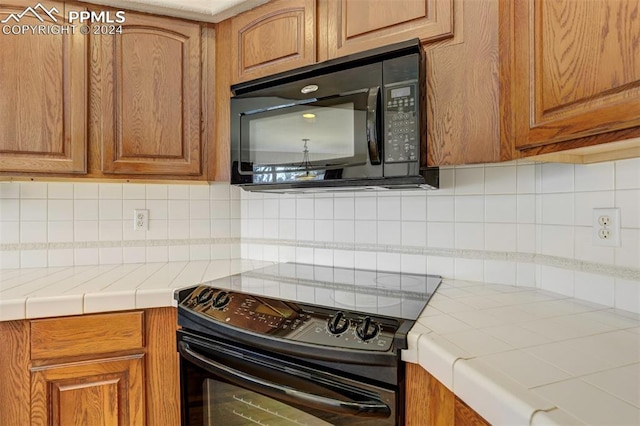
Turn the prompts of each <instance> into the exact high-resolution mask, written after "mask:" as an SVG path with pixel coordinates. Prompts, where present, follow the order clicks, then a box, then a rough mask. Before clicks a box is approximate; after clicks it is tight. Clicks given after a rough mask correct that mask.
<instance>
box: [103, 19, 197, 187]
mask: <svg viewBox="0 0 640 426" xmlns="http://www.w3.org/2000/svg"><path fill="white" fill-rule="evenodd" d="M122 27H123V32H122V34H120V35H105V36H96V37H94V38H93V39H92V87H91V95H92V102H91V105H92V110H91V116H92V137H93V138H95V139H96V140H97V145H98V146H100V147H101V160H102V161H101V163H102V164H101V168H102V171H103V172H104V173H107V174H134V175H135V174H137V175H159V176H160V177H165V176H166V177H171V176H198V175H201V174H202V171H203V168H202V156H203V153H202V139H201V126H200V124H201V75H200V71H201V63H200V62H201V41H200V25H198V24H196V23H190V22H185V21H180V20H177V19H170V18H161V17H155V16H147V15H138V14H134V13H129V12H128V13H127V18H126V22H125V23H124V24H123V26H122Z"/></svg>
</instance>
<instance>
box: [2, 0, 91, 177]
mask: <svg viewBox="0 0 640 426" xmlns="http://www.w3.org/2000/svg"><path fill="white" fill-rule="evenodd" d="M30 6H33V3H32V2H28V1H20V0H12V1H10V2H9V3H5V4H3V5H1V6H0V21H2V20H6V19H9V21H7V23H6V24H4V25H3V28H10V29H11V28H17V29H20V28H22V26H23V25H27V26H35V27H39V26H45V27H49V30H51V28H54V27H57V28H60V26H64V25H67V24H66V21H65V16H66V15H67V13H68V11H69V8H70V6H67V5H65V4H64V3H59V2H42V9H40V8H37V10H38V11H40V14H43V16H44V12H43V11H51V12H52V14H51V16H52V17H53V18H54V19H55V20H56V21H55V22H54V21H53V19H52V18H49V17H47V16H44V18H38V17H36V15H35V14H34V13H25V14H24V15H23V16H22V17H20V18H18V16H19V15H20V14H21V13H22V12H23V11H25V8H27V7H30ZM41 19H44V21H41ZM85 39H86V38H85V36H84V35H82V34H80V33H79V32H78V33H77V34H57V35H56V34H38V33H37V32H36V33H35V34H34V33H32V32H31V30H27V31H24V32H20V33H19V34H2V35H0V87H1V88H2V90H0V117H2V119H1V120H0V171H3V172H7V171H8V172H42V173H84V172H86V83H85V82H86V45H85Z"/></svg>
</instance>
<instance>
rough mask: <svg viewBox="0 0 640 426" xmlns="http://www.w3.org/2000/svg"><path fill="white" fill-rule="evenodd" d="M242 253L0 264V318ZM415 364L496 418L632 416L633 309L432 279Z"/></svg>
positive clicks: (69, 305)
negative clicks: (142, 261)
mask: <svg viewBox="0 0 640 426" xmlns="http://www.w3.org/2000/svg"><path fill="white" fill-rule="evenodd" d="M270 264H273V263H272V262H260V261H251V260H240V259H235V260H214V261H195V262H169V263H146V264H126V265H101V266H75V267H59V268H38V269H15V270H0V321H8V320H17V319H25V318H42V317H52V316H64V315H79V314H83V313H95V312H107V311H118V310H127V309H141V308H152V307H160V306H175V301H174V300H173V291H174V289H176V288H182V287H188V286H191V285H196V284H198V283H201V282H204V281H208V280H212V279H216V278H221V277H225V276H228V275H231V274H235V273H238V272H242V271H246V270H250V269H255V268H259V267H262V266H266V265H270ZM402 358H403V360H405V361H407V362H413V363H418V364H420V365H422V366H423V367H424V368H425V369H426V370H427V371H429V372H430V373H431V374H432V375H433V376H435V377H436V378H437V379H438V380H440V381H441V382H442V383H443V384H444V385H445V386H447V387H448V388H449V389H451V390H452V391H453V392H454V393H455V394H457V395H458V396H459V397H460V398H461V399H463V400H464V401H465V402H466V403H467V404H469V405H470V406H471V407H472V408H474V409H475V410H476V411H477V412H478V413H479V414H480V415H482V416H483V417H484V418H485V419H487V420H488V421H489V422H491V423H492V424H496V425H528V424H531V425H553V424H559V425H572V424H593V425H614V424H620V425H623V424H625V425H640V315H635V314H630V313H625V312H623V311H616V310H613V309H610V308H607V307H604V306H601V305H596V304H592V303H588V302H583V301H579V300H575V299H571V298H567V297H565V296H561V295H558V294H555V293H550V292H546V291H541V290H537V289H533V288H527V287H513V286H507V285H494V284H483V283H474V282H465V281H459V280H444V281H443V283H442V285H441V286H440V288H439V289H438V291H437V293H436V294H435V295H434V296H433V298H432V299H431V301H430V302H429V306H427V308H426V309H425V310H424V312H423V313H422V315H421V317H420V318H419V320H418V322H417V323H416V324H415V326H414V327H413V328H412V330H411V331H410V333H409V349H407V350H405V351H403V352H402Z"/></svg>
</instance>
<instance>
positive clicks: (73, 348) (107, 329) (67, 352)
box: [31, 312, 144, 360]
mask: <svg viewBox="0 0 640 426" xmlns="http://www.w3.org/2000/svg"><path fill="white" fill-rule="evenodd" d="M143 347H144V339H143V312H123V313H113V314H100V315H81V316H76V317H66V318H52V319H43V320H34V321H31V359H32V360H36V359H47V358H60V357H65V356H80V355H91V354H102V353H107V352H115V351H126V350H131V349H142V348H143Z"/></svg>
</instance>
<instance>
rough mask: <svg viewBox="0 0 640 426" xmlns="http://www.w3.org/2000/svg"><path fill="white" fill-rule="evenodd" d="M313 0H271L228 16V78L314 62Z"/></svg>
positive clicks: (244, 77)
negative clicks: (230, 58) (229, 32)
mask: <svg viewBox="0 0 640 426" xmlns="http://www.w3.org/2000/svg"><path fill="white" fill-rule="evenodd" d="M315 8H316V5H315V0H275V1H272V2H269V3H267V4H265V5H262V6H260V7H257V8H255V9H252V10H250V11H248V12H245V13H242V14H240V15H238V16H235V17H233V18H232V19H231V34H232V36H231V39H230V42H231V57H232V60H231V81H232V83H237V82H240V81H246V80H251V79H254V78H258V77H263V76H265V75H269V74H275V73H278V72H282V71H286V70H289V69H293V68H297V67H301V66H303V65H309V64H312V63H314V61H315V59H316V52H315V38H316V35H315V31H316V30H315V28H316V20H315Z"/></svg>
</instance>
